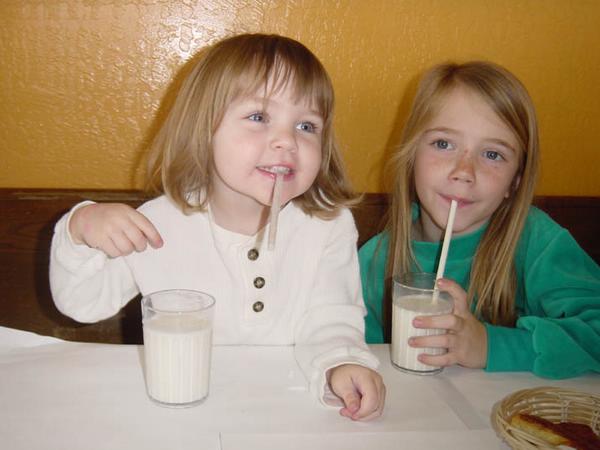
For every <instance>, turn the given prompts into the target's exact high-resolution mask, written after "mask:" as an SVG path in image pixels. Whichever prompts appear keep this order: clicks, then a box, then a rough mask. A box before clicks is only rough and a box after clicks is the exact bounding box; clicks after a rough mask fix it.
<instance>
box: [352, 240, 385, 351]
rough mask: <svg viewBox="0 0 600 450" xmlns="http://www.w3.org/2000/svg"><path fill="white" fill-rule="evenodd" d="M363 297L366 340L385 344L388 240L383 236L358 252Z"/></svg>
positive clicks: (369, 242)
mask: <svg viewBox="0 0 600 450" xmlns="http://www.w3.org/2000/svg"><path fill="white" fill-rule="evenodd" d="M358 261H359V264H360V278H361V283H362V290H363V297H364V300H365V306H366V308H367V315H366V317H365V338H366V340H367V343H369V344H382V343H384V331H383V330H384V324H383V299H384V295H385V265H386V261H387V239H386V238H385V237H384V235H383V234H378V235H377V236H375V237H373V238H371V239H370V240H369V241H367V242H365V244H364V245H363V246H362V247H361V248H360V250H359V252H358Z"/></svg>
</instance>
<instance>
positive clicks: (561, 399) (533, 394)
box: [492, 387, 600, 450]
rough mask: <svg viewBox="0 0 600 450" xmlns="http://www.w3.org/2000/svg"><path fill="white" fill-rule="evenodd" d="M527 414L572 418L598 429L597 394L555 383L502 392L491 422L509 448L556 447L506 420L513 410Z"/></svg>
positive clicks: (599, 407) (599, 398) (599, 406)
mask: <svg viewBox="0 0 600 450" xmlns="http://www.w3.org/2000/svg"><path fill="white" fill-rule="evenodd" d="M519 413H521V414H531V415H534V416H538V417H541V418H543V419H546V420H550V421H551V422H575V423H583V424H585V425H588V426H589V427H590V428H591V429H592V430H593V431H594V433H596V434H599V433H600V396H598V395H594V394H590V393H585V392H578V391H573V390H568V389H561V388H556V387H539V388H534V389H524V390H521V391H517V392H514V393H513V394H510V395H508V396H506V397H505V398H504V399H503V400H502V401H501V402H499V403H498V404H496V406H495V407H494V410H493V412H492V423H493V425H494V428H495V429H496V432H497V433H498V434H499V435H500V436H501V437H502V438H503V439H504V440H505V441H506V442H507V443H508V445H510V446H511V447H512V448H513V449H518V450H529V449H532V450H534V449H550V450H551V449H556V448H557V447H555V446H554V445H551V444H548V443H547V442H545V441H543V440H541V439H540V438H538V437H535V436H533V435H531V434H530V433H528V432H526V431H523V430H520V429H518V428H516V427H514V426H513V425H511V423H510V419H511V417H512V416H514V415H515V414H519Z"/></svg>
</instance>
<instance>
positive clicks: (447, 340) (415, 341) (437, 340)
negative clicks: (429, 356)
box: [408, 334, 456, 348]
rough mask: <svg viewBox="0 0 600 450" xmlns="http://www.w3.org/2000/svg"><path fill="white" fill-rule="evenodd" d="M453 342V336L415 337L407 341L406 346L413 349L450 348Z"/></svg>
mask: <svg viewBox="0 0 600 450" xmlns="http://www.w3.org/2000/svg"><path fill="white" fill-rule="evenodd" d="M455 340H456V335H455V334H439V335H436V336H415V337H411V338H409V339H408V345H409V346H411V347H414V348H429V347H431V348H452V347H453V346H454V341H455Z"/></svg>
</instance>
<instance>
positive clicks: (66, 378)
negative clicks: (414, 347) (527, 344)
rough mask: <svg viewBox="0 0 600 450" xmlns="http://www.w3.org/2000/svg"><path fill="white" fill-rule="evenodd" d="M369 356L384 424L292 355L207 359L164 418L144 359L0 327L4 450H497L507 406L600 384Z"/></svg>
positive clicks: (261, 350)
mask: <svg viewBox="0 0 600 450" xmlns="http://www.w3.org/2000/svg"><path fill="white" fill-rule="evenodd" d="M372 349H373V351H374V352H375V353H376V354H377V355H378V357H379V358H380V360H381V362H382V366H381V373H382V375H383V377H384V379H385V382H386V386H387V390H388V391H387V401H386V408H385V413H384V415H383V416H382V417H381V418H380V419H377V420H375V421H373V422H367V423H361V422H352V421H350V420H348V419H346V418H344V417H341V416H339V415H338V413H337V411H336V410H333V409H328V408H325V407H323V406H321V405H320V404H319V403H318V402H317V401H316V400H315V399H314V398H313V397H312V396H311V395H310V394H309V393H308V391H307V388H306V383H305V380H304V377H303V375H302V373H301V372H300V371H299V369H298V368H297V366H296V363H295V361H294V357H293V351H292V348H291V347H245V346H235V347H225V346H217V347H215V348H214V350H213V361H212V372H211V384H210V394H209V397H208V398H207V400H206V401H205V402H204V403H203V404H201V405H200V406H196V407H193V408H189V409H169V408H164V407H160V406H157V405H155V404H154V403H152V402H151V401H150V400H149V399H148V398H147V396H146V392H145V386H144V375H143V365H142V356H143V348H142V347H139V346H127V345H103V344H83V343H74V342H64V341H60V340H57V339H54V338H48V337H45V336H37V335H34V334H31V333H26V332H21V331H17V330H11V329H6V328H2V327H0V448H2V449H11V450H17V449H28V450H35V449H67V448H72V449H86V450H94V449H144V450H152V449H157V450H158V449H161V450H164V449H169V450H171V449H173V450H176V449H205V450H210V449H218V450H237V449H239V450H241V449H245V450H249V449H262V450H269V449H273V450H275V449H277V450H280V449H302V450H306V449H328V450H331V449H340V450H341V449H343V450H353V449H357V450H358V449H365V448H374V449H378V450H386V449H398V448H407V449H408V448H410V449H431V448H442V447H443V448H449V449H454V448H460V449H478V450H479V449H487V448H490V449H505V448H507V447H506V446H505V444H504V443H503V442H502V441H501V440H500V439H499V438H498V437H497V436H496V433H495V432H494V431H493V429H492V427H491V424H490V415H491V409H492V407H493V405H494V404H495V403H496V402H498V401H499V400H501V399H502V398H503V397H504V396H505V395H507V394H509V393H511V392H514V391H516V390H519V389H523V388H528V387H537V386H546V385H553V386H562V387H566V388H572V389H577V390H582V391H585V392H594V393H599V392H600V377H598V376H595V375H589V376H585V377H579V378H575V379H571V380H563V381H550V380H544V379H540V378H537V377H535V376H534V375H532V374H528V373H503V374H488V373H485V372H483V371H481V370H469V369H463V368H459V367H453V368H450V369H446V370H444V372H443V373H442V374H439V375H436V376H429V377H419V376H415V375H407V374H404V373H402V372H399V371H397V370H395V369H394V368H393V367H392V366H391V364H390V362H389V355H388V351H389V350H388V346H387V345H375V346H373V347H372Z"/></svg>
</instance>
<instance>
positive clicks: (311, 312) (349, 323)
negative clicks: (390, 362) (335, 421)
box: [295, 210, 379, 406]
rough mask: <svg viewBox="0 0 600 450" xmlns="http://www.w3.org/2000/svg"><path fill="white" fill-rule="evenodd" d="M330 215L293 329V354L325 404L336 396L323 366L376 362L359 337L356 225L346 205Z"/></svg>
mask: <svg viewBox="0 0 600 450" xmlns="http://www.w3.org/2000/svg"><path fill="white" fill-rule="evenodd" d="M336 221H337V223H336V226H335V227H333V232H332V233H331V234H330V235H329V236H328V239H327V246H326V248H325V250H324V252H323V253H322V255H321V258H320V260H319V267H318V268H317V276H316V280H315V283H314V286H313V289H312V291H311V302H310V305H309V306H308V308H307V311H306V312H305V313H304V315H303V317H302V318H301V320H300V322H299V323H298V325H297V328H296V331H295V334H296V346H295V354H296V360H297V361H298V364H299V366H300V367H301V369H302V370H303V372H304V373H305V374H306V375H307V378H308V380H309V386H310V390H311V391H312V392H314V393H315V394H316V395H317V396H318V398H319V399H320V400H321V401H322V402H323V403H324V404H325V405H330V406H339V405H341V402H340V401H339V399H338V398H337V396H335V395H334V394H333V393H332V392H331V391H330V390H329V387H328V383H327V381H326V373H327V371H328V370H329V369H331V368H333V367H336V366H339V365H341V364H358V365H362V366H365V367H369V368H371V369H376V368H377V367H378V365H379V361H378V360H377V358H376V357H375V355H373V354H372V353H371V351H370V350H369V348H368V347H367V344H366V343H365V338H364V315H365V307H364V303H363V298H362V290H361V284H360V275H359V267H358V254H357V250H356V241H357V237H358V234H357V231H356V227H355V225H354V221H353V219H352V215H351V213H350V212H349V211H347V210H344V212H343V214H342V217H341V218H338V219H336Z"/></svg>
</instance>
